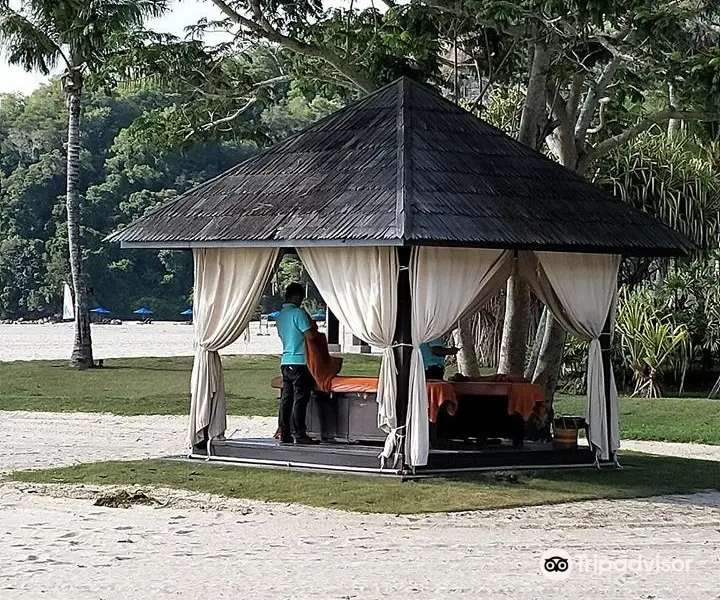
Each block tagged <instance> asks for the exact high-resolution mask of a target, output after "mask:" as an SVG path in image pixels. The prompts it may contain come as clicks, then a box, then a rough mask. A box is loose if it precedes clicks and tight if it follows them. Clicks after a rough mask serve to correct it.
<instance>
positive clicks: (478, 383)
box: [453, 373, 545, 421]
mask: <svg viewBox="0 0 720 600" xmlns="http://www.w3.org/2000/svg"><path fill="white" fill-rule="evenodd" d="M453 384H454V386H455V391H456V392H457V393H458V394H473V395H482V396H507V398H508V414H510V415H512V414H518V415H521V416H522V418H523V419H524V420H525V421H527V420H528V419H529V418H530V415H532V414H533V411H534V410H535V408H536V407H537V408H538V410H539V413H540V414H541V415H542V413H543V412H544V410H545V392H544V391H543V388H542V387H541V386H539V385H536V384H534V383H530V382H529V381H527V380H526V379H524V378H522V377H518V376H514V375H503V374H501V373H500V374H498V375H490V376H487V377H473V378H472V379H466V380H464V381H454V382H453Z"/></svg>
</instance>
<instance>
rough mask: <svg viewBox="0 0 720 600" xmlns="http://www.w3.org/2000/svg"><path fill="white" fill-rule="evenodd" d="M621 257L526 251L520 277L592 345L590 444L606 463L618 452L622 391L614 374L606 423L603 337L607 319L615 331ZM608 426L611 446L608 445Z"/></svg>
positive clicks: (588, 413) (565, 324) (568, 328)
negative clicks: (609, 413) (617, 386)
mask: <svg viewBox="0 0 720 600" xmlns="http://www.w3.org/2000/svg"><path fill="white" fill-rule="evenodd" d="M620 260H621V257H620V256H619V255H615V254H577V253H560V252H534V253H523V256H522V257H521V261H520V265H521V275H522V276H523V277H524V278H525V279H526V280H528V282H529V283H530V285H531V286H532V288H533V289H534V291H535V294H536V295H537V296H538V298H540V300H542V301H543V302H544V303H545V304H546V305H547V307H548V308H549V309H550V311H551V312H552V313H553V316H554V317H555V318H556V319H557V320H558V322H559V323H560V324H561V325H562V326H563V327H564V328H565V330H566V331H569V332H570V333H572V334H573V335H575V336H577V337H578V338H580V339H582V340H584V341H586V342H588V343H589V348H588V366H587V406H586V415H585V418H586V420H587V422H588V425H589V427H588V436H589V442H590V443H591V444H592V446H593V447H594V448H595V450H596V453H597V456H598V458H601V459H603V460H608V459H610V458H612V457H613V455H614V454H615V453H616V452H617V450H618V449H619V448H620V431H619V423H620V420H619V414H620V413H619V406H618V393H617V388H616V386H615V376H614V374H613V373H612V367H611V370H610V378H611V381H610V405H611V409H612V415H611V420H610V423H608V415H607V410H606V398H605V373H604V370H603V361H602V353H601V350H600V335H601V334H602V333H603V329H604V327H605V323H606V322H607V320H608V318H609V319H610V320H611V322H610V325H611V327H610V331H612V330H613V324H614V317H615V304H616V298H617V278H618V270H619V268H620ZM608 427H609V428H610V444H608Z"/></svg>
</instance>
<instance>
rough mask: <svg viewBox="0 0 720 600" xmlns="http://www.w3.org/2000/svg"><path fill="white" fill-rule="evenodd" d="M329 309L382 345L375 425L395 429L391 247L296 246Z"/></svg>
mask: <svg viewBox="0 0 720 600" xmlns="http://www.w3.org/2000/svg"><path fill="white" fill-rule="evenodd" d="M298 256H299V257H300V259H301V260H302V262H303V264H304V265H305V268H306V269H307V271H308V274H309V275H310V277H311V279H312V280H313V282H314V283H315V285H316V286H317V289H318V291H319V292H320V295H321V296H322V297H323V299H324V300H325V302H326V303H327V305H328V307H329V308H330V310H331V311H332V313H333V314H334V315H335V316H336V317H337V318H338V320H339V321H341V322H342V323H343V324H344V325H345V326H346V327H347V328H348V329H349V330H350V331H351V332H352V333H353V335H355V336H356V337H358V338H360V339H361V340H364V341H366V342H368V343H369V344H372V345H373V346H376V347H378V348H381V349H382V350H383V355H382V361H381V363H380V374H379V377H378V389H377V402H378V427H380V428H381V429H383V430H384V431H386V432H387V433H389V434H391V435H390V436H388V439H390V438H394V436H395V435H396V431H397V415H396V412H395V399H396V397H397V381H396V366H395V356H394V354H393V338H394V336H395V321H396V319H397V281H398V273H399V267H398V259H397V252H396V250H395V248H390V247H338V248H298Z"/></svg>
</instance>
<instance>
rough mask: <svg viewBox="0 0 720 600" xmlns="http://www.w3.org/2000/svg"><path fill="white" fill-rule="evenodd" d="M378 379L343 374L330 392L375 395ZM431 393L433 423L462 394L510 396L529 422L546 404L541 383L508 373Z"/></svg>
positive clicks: (278, 381) (437, 387)
mask: <svg viewBox="0 0 720 600" xmlns="http://www.w3.org/2000/svg"><path fill="white" fill-rule="evenodd" d="M377 382H378V380H377V377H343V376H339V377H334V378H333V379H332V383H331V386H330V391H332V392H346V393H356V394H374V393H376V392H377ZM271 385H272V387H274V388H278V389H282V377H276V378H275V379H273V380H272V384H271ZM427 392H428V418H429V419H430V422H431V423H435V422H436V421H437V415H438V412H439V411H440V407H441V406H442V405H443V404H445V403H447V405H448V406H447V411H448V414H450V415H454V414H455V413H456V412H457V407H458V402H457V396H458V395H475V396H507V398H508V414H509V415H512V414H518V415H521V416H522V418H523V419H524V420H526V421H527V420H528V419H529V418H530V415H532V413H533V411H534V410H535V407H536V406H538V409H539V410H540V413H541V414H542V412H543V410H544V407H545V394H544V392H543V389H542V387H541V386H539V385H536V384H534V383H529V382H527V381H525V380H519V378H510V377H509V376H506V375H492V376H489V377H477V378H473V379H472V380H466V381H439V380H429V381H428V382H427Z"/></svg>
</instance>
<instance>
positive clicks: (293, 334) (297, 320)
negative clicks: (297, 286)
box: [275, 302, 311, 365]
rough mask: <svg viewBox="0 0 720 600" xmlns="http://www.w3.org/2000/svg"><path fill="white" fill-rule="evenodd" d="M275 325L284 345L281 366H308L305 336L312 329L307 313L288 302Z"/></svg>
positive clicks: (281, 310) (283, 306)
mask: <svg viewBox="0 0 720 600" xmlns="http://www.w3.org/2000/svg"><path fill="white" fill-rule="evenodd" d="M275 324H276V326H277V332H278V335H279V336H280V340H281V341H282V345H283V353H282V358H281V359H280V364H281V365H304V364H307V363H306V360H305V336H304V335H303V334H304V333H305V332H306V331H307V330H308V329H310V327H311V324H310V319H309V318H308V315H307V313H306V312H305V311H304V310H303V309H302V308H300V307H299V306H295V305H294V304H292V303H290V302H287V303H285V304H283V305H282V308H281V309H280V314H279V315H278V318H277V320H276V322H275Z"/></svg>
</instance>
